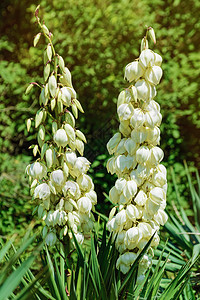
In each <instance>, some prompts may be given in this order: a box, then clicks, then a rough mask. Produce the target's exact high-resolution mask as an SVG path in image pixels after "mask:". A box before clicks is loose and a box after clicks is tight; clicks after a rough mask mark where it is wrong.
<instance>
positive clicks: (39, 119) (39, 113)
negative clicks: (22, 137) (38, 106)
mask: <svg viewBox="0 0 200 300" xmlns="http://www.w3.org/2000/svg"><path fill="white" fill-rule="evenodd" d="M42 119H43V110H38V111H37V113H36V116H35V128H37V127H38V126H39V125H40V124H41V122H42Z"/></svg>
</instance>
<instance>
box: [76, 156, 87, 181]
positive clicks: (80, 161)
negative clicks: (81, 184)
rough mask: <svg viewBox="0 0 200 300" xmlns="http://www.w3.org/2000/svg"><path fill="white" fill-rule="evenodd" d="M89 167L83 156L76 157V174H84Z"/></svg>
mask: <svg viewBox="0 0 200 300" xmlns="http://www.w3.org/2000/svg"><path fill="white" fill-rule="evenodd" d="M89 168H90V162H89V160H87V158H85V157H78V158H77V160H76V162H75V164H74V170H75V171H76V173H77V176H78V175H80V174H85V173H87V171H88V170H89Z"/></svg>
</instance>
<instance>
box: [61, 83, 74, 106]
mask: <svg viewBox="0 0 200 300" xmlns="http://www.w3.org/2000/svg"><path fill="white" fill-rule="evenodd" d="M61 93H62V96H61V99H62V102H63V104H64V105H66V106H70V104H71V98H72V96H71V93H70V89H69V88H68V87H63V88H61Z"/></svg>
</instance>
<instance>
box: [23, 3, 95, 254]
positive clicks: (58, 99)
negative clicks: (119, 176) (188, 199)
mask: <svg viewBox="0 0 200 300" xmlns="http://www.w3.org/2000/svg"><path fill="white" fill-rule="evenodd" d="M38 13H39V7H37V9H36V13H35V16H36V19H37V23H38V25H39V27H40V29H41V32H39V33H38V34H37V35H36V37H35V39H34V46H36V45H37V43H38V42H39V39H40V37H41V36H42V35H43V36H44V37H45V38H46V39H47V41H48V44H47V47H46V49H45V51H44V82H43V83H41V84H38V83H35V84H34V85H36V86H40V87H41V93H40V97H39V103H40V109H39V110H38V111H37V113H36V116H35V122H33V120H32V119H28V120H27V130H28V131H29V130H30V128H31V126H32V125H33V123H35V128H37V130H38V134H37V144H36V145H32V146H31V148H33V155H34V156H35V157H37V159H36V161H35V162H33V163H32V164H30V165H28V166H27V168H26V173H27V174H28V176H29V182H30V188H31V194H32V196H33V200H34V203H35V205H36V207H37V212H38V217H39V218H40V219H41V220H43V221H44V223H45V226H44V227H43V231H42V235H43V238H44V239H45V241H46V243H47V245H49V246H53V245H55V244H56V243H57V242H59V241H60V242H63V239H65V242H66V241H70V239H71V238H72V233H71V231H70V230H73V232H74V234H75V236H76V239H77V240H78V242H79V243H82V242H83V240H84V234H85V233H88V232H90V231H91V230H92V228H93V220H94V217H93V214H92V210H94V205H95V204H96V202H97V196H96V193H95V191H94V184H93V182H92V179H91V178H90V177H89V176H88V175H87V171H88V170H89V167H90V162H89V161H88V160H87V159H86V158H85V157H83V152H84V143H86V138H85V135H84V134H83V133H82V132H81V131H80V130H78V129H76V127H75V119H77V118H78V110H79V111H80V112H82V113H83V112H84V111H83V108H82V106H81V104H80V102H79V101H78V100H77V94H76V91H75V90H74V88H73V86H72V78H71V73H70V71H69V69H68V68H67V67H66V66H65V63H64V59H63V58H62V57H61V56H59V55H58V54H57V53H56V52H55V49H54V46H53V42H52V36H53V35H52V34H51V32H50V31H49V29H48V28H47V27H46V25H45V24H41V22H40V19H39V17H38ZM34 85H33V83H31V85H29V87H28V88H27V90H26V93H29V92H30V90H31V89H32V88H33V86H34ZM78 153H79V154H80V156H78ZM65 242H63V244H65ZM68 243H69V242H68ZM71 246H72V244H71ZM67 247H68V249H70V245H67ZM65 248H66V247H65ZM68 252H69V251H68Z"/></svg>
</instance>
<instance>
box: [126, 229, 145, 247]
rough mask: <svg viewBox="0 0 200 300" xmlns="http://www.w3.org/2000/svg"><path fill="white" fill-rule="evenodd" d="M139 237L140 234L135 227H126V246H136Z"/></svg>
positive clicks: (140, 236)
mask: <svg viewBox="0 0 200 300" xmlns="http://www.w3.org/2000/svg"><path fill="white" fill-rule="evenodd" d="M141 238H142V234H141V232H140V231H139V229H138V228H137V227H132V228H130V229H128V230H127V232H126V237H125V244H126V246H127V248H128V249H129V250H130V249H134V248H136V247H137V244H138V242H139V241H140V239H141Z"/></svg>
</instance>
